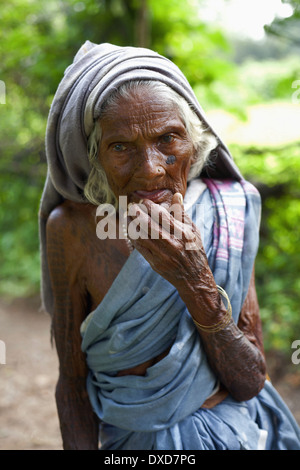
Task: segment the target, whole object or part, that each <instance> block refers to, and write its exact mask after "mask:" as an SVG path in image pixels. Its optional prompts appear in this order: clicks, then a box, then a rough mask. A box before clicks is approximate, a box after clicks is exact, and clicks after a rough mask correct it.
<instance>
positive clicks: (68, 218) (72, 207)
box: [47, 200, 96, 233]
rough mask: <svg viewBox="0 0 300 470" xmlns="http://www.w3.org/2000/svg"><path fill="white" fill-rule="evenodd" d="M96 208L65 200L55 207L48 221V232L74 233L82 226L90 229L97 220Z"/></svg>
mask: <svg viewBox="0 0 300 470" xmlns="http://www.w3.org/2000/svg"><path fill="white" fill-rule="evenodd" d="M95 214H96V207H95V206H93V205H92V204H88V203H78V202H73V201H68V200H65V201H64V202H63V203H62V204H60V205H59V206H57V207H55V208H54V209H53V210H52V212H51V213H50V215H49V217H48V221H47V231H48V232H49V231H50V232H52V231H55V232H60V233H61V232H62V231H63V232H64V233H68V232H73V233H74V230H75V228H77V229H78V228H79V227H80V226H82V227H85V229H87V228H88V226H89V225H90V224H89V223H92V221H93V220H94V218H95Z"/></svg>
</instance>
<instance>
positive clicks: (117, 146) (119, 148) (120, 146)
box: [113, 144, 126, 152]
mask: <svg viewBox="0 0 300 470" xmlns="http://www.w3.org/2000/svg"><path fill="white" fill-rule="evenodd" d="M113 150H115V151H116V152H124V150H126V146H125V145H124V144H114V145H113Z"/></svg>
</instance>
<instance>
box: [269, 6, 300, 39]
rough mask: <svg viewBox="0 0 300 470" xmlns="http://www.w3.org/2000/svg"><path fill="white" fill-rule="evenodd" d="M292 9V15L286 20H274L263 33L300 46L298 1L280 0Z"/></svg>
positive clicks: (299, 8)
mask: <svg viewBox="0 0 300 470" xmlns="http://www.w3.org/2000/svg"><path fill="white" fill-rule="evenodd" d="M281 1H282V3H286V4H289V5H290V6H291V7H292V8H293V13H292V14H291V15H290V16H288V17H287V18H275V19H274V20H273V21H272V23H271V24H270V25H266V26H265V31H266V32H267V33H269V34H272V35H274V36H277V37H280V38H284V39H287V40H288V41H289V42H290V43H291V44H293V45H294V46H295V45H297V46H300V36H299V28H300V0H281Z"/></svg>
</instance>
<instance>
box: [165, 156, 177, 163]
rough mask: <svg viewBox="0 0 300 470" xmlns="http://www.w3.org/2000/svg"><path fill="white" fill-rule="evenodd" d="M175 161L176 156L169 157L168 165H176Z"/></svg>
mask: <svg viewBox="0 0 300 470" xmlns="http://www.w3.org/2000/svg"><path fill="white" fill-rule="evenodd" d="M175 161H176V157H175V155H169V156H168V158H167V160H166V163H167V164H168V165H173V163H175Z"/></svg>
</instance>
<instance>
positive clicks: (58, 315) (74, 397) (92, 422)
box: [47, 207, 99, 450]
mask: <svg viewBox="0 0 300 470" xmlns="http://www.w3.org/2000/svg"><path fill="white" fill-rule="evenodd" d="M73 224H74V221H72V220H70V219H68V212H67V211H65V210H64V209H63V208H62V207H59V208H57V209H55V210H54V211H53V212H52V214H51V215H50V218H49V220H48V223H47V255H48V261H49V269H50V276H51V283H52V288H53V295H54V315H53V334H54V339H55V344H56V348H57V353H58V358H59V379H58V383H57V387H56V403H57V410H58V415H59V421H60V428H61V434H62V439H63V447H64V449H70V450H71V449H80V450H84V449H95V450H96V449H98V424H99V421H98V419H97V417H96V415H95V414H94V412H93V411H92V408H91V405H90V402H89V398H88V394H87V391H86V376H87V367H86V362H85V357H84V354H83V353H82V351H81V336H80V324H81V322H82V321H83V320H84V318H85V317H86V315H87V313H88V312H87V307H88V306H87V298H88V296H87V292H86V291H85V288H84V286H83V285H82V284H83V283H82V282H81V281H80V277H79V275H78V274H79V272H80V264H81V261H80V251H78V247H77V246H76V245H74V241H73V240H72V237H71V230H72V225H73ZM73 229H74V227H73Z"/></svg>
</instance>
